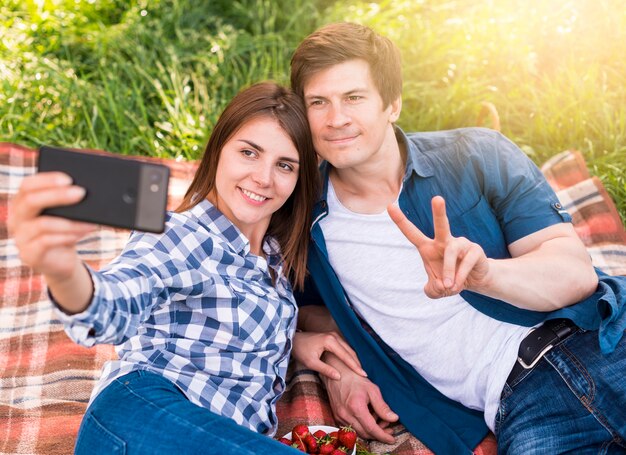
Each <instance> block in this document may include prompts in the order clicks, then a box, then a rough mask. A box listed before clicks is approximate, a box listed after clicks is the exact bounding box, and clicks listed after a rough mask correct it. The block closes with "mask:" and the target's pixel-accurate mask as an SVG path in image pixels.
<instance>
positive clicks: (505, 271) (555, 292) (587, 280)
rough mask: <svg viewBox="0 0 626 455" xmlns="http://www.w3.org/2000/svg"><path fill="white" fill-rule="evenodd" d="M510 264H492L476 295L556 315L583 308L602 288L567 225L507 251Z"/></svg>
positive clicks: (502, 261) (535, 235)
mask: <svg viewBox="0 0 626 455" xmlns="http://www.w3.org/2000/svg"><path fill="white" fill-rule="evenodd" d="M509 252H510V253H511V256H512V258H511V259H500V260H496V259H489V260H488V261H489V263H490V264H489V275H488V277H487V279H486V280H485V283H484V285H482V286H478V287H477V288H476V289H473V290H475V291H476V292H478V293H481V294H484V295H487V296H489V297H494V298H497V299H500V300H503V301H505V302H509V303H511V304H513V305H515V306H518V307H521V308H527V309H530V310H537V311H553V310H557V309H559V308H562V307H565V306H569V305H572V304H574V303H577V302H580V301H581V300H583V299H584V298H586V297H588V296H589V295H591V294H592V293H593V292H594V291H595V290H596V288H597V286H598V276H597V274H596V273H595V270H594V268H593V266H592V264H591V257H590V256H589V253H587V250H586V249H585V246H584V245H583V243H582V242H581V240H580V239H579V238H578V235H577V234H576V232H575V231H574V228H573V226H572V225H571V224H569V223H561V224H556V225H553V226H550V227H547V228H545V229H542V230H540V231H537V232H535V233H533V234H530V235H528V236H526V237H523V238H521V239H519V240H517V241H516V242H513V243H512V244H510V245H509Z"/></svg>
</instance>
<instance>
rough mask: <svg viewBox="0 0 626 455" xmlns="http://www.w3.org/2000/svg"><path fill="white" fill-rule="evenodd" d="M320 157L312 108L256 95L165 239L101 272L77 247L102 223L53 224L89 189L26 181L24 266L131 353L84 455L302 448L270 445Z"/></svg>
mask: <svg viewBox="0 0 626 455" xmlns="http://www.w3.org/2000/svg"><path fill="white" fill-rule="evenodd" d="M316 163H317V162H316V155H315V152H314V150H313V146H312V143H311V138H310V133H309V127H308V123H307V120H306V113H305V110H304V107H303V106H302V104H301V101H300V99H299V98H298V97H297V96H296V95H294V94H293V93H292V92H291V91H289V90H288V89H285V88H283V87H281V86H278V85H276V84H274V83H269V82H268V83H261V84H257V85H254V86H252V87H250V88H248V89H246V90H244V91H242V92H241V93H240V94H238V95H237V96H236V97H235V98H234V99H233V100H232V102H231V103H230V104H229V106H228V107H227V108H226V109H225V111H224V112H223V113H222V115H221V117H220V119H219V121H218V122H217V124H216V125H215V128H214V130H213V133H212V135H211V138H210V140H209V142H208V145H207V147H206V150H205V154H204V157H203V158H202V162H201V163H200V166H199V168H198V171H197V173H196V175H195V178H194V180H193V182H192V183H191V186H190V188H189V190H188V191H187V194H186V195H185V198H184V200H183V202H182V204H181V206H180V207H179V208H178V210H177V211H176V212H173V213H168V217H167V224H166V229H165V232H164V233H162V234H158V235H157V234H148V233H140V232H134V233H133V234H132V236H131V238H130V240H129V243H128V245H127V246H126V247H125V249H124V251H123V252H122V253H121V255H120V256H119V257H118V258H117V259H115V260H114V261H113V262H112V263H111V264H109V265H108V266H106V267H104V268H103V269H102V270H100V271H98V272H96V271H93V270H90V269H88V268H87V267H86V266H85V265H84V264H83V263H82V262H81V260H80V259H79V257H78V255H77V252H76V242H77V241H78V240H79V239H80V238H81V237H82V236H84V235H85V234H86V233H88V232H90V231H91V230H93V229H94V227H93V226H91V225H86V224H83V223H78V222H74V221H69V220H65V219H61V218H56V217H50V216H42V215H40V213H41V211H42V210H43V209H44V208H46V207H51V206H58V205H66V204H73V203H76V202H78V201H79V200H80V199H81V198H82V197H84V190H83V189H82V188H79V187H76V186H73V185H72V184H71V182H70V181H69V178H68V177H67V176H66V175H64V174H60V173H41V174H38V175H35V176H32V177H29V178H27V179H25V180H24V183H23V185H22V187H21V189H20V191H19V193H18V194H17V195H16V197H15V199H14V202H13V204H12V213H11V217H10V226H11V230H12V232H14V233H15V240H16V243H17V246H18V248H19V251H20V256H21V258H22V260H23V262H24V263H25V264H27V265H29V266H31V267H32V268H34V269H35V270H36V271H38V272H41V273H43V274H44V276H45V278H46V281H47V284H48V287H49V290H50V295H51V298H52V300H53V302H54V303H55V304H56V305H57V306H58V308H59V317H60V318H61V319H62V320H63V321H64V323H65V325H66V331H67V332H68V334H69V335H70V336H71V337H72V338H73V339H74V340H75V341H76V342H78V343H80V344H83V345H87V346H91V345H93V344H96V343H112V344H116V345H120V346H119V347H118V354H119V360H115V361H111V362H108V363H107V364H106V365H105V367H104V369H103V372H102V377H101V379H100V382H99V384H98V385H97V387H96V388H95V390H94V393H93V395H92V399H91V402H90V406H89V408H88V410H87V412H86V414H85V417H84V419H83V422H82V425H81V428H80V431H79V437H78V441H77V445H76V452H77V453H89V454H97V453H107V454H110V453H129V454H131V453H175V452H176V451H182V452H183V453H200V452H202V453H220V454H224V453H237V454H242V453H255V454H264V453H268V454H269V453H272V454H273V453H280V452H281V451H291V449H289V448H287V447H286V446H284V445H282V444H280V443H278V442H276V441H274V440H272V439H271V438H268V437H266V436H263V435H273V434H274V432H275V431H276V424H277V419H276V414H275V403H276V401H277V400H278V398H279V397H280V395H281V393H282V392H283V390H284V388H285V382H284V377H285V373H286V369H287V363H288V359H289V353H290V351H291V341H292V338H293V335H294V332H295V325H296V312H297V309H296V306H295V302H294V299H293V294H292V286H291V283H290V281H289V279H288V278H291V280H292V282H293V283H294V284H295V285H296V286H302V284H303V281H304V276H305V271H306V246H307V243H308V229H309V225H310V213H311V208H312V205H313V203H314V200H315V197H316V195H317V191H318V185H319V184H318V171H317V164H316ZM348 349H349V348H348ZM345 352H348V351H345ZM349 354H351V355H352V354H353V352H351V351H350V352H349Z"/></svg>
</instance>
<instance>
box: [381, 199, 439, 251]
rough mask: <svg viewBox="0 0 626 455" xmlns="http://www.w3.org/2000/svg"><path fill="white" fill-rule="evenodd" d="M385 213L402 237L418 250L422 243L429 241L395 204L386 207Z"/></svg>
mask: <svg viewBox="0 0 626 455" xmlns="http://www.w3.org/2000/svg"><path fill="white" fill-rule="evenodd" d="M387 212H388V213H389V216H390V217H391V219H392V221H393V222H394V223H396V226H398V228H399V229H400V231H402V233H403V234H404V236H405V237H406V238H407V239H409V242H411V243H412V244H413V245H415V246H416V247H418V248H419V247H420V245H421V244H422V243H424V241H426V240H430V239H429V238H428V237H427V236H426V235H424V234H423V233H422V231H420V230H419V229H418V228H417V227H416V226H415V225H414V224H413V223H411V222H410V221H409V219H408V218H407V217H406V216H405V215H404V213H402V210H400V207H398V206H397V205H396V204H390V205H389V206H388V207H387Z"/></svg>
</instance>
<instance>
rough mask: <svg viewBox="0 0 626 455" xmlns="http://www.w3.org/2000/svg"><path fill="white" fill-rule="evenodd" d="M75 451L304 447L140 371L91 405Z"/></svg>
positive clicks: (236, 451)
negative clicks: (234, 418)
mask: <svg viewBox="0 0 626 455" xmlns="http://www.w3.org/2000/svg"><path fill="white" fill-rule="evenodd" d="M75 453H77V454H92V455H97V454H168V455H172V454H181V455H182V454H196V453H197V454H205V455H208V454H248V455H253V454H262V455H266V454H267V455H270V454H283V453H284V454H294V453H298V451H296V450H295V449H292V448H289V447H287V446H286V445H284V444H281V443H279V442H278V441H275V440H273V439H272V438H270V437H268V436H264V435H261V434H259V433H255V432H253V431H250V430H248V429H247V428H244V427H242V426H240V425H238V424H236V423H235V422H234V421H232V420H230V419H228V418H225V417H222V416H219V415H216V414H214V413H212V412H210V411H209V410H207V409H204V408H201V407H200V406H197V405H195V404H193V403H191V402H190V401H189V400H188V399H187V398H186V397H185V396H184V395H183V393H182V392H181V391H180V390H179V389H178V388H177V387H176V386H175V385H174V384H173V383H172V382H170V381H168V380H167V379H165V378H163V377H162V376H160V375H157V374H155V373H150V372H146V371H136V372H133V373H129V374H127V375H126V376H122V377H121V378H118V379H117V380H115V381H113V382H112V383H111V384H110V385H109V386H108V387H106V388H105V389H104V390H103V391H102V392H100V394H99V395H98V396H97V397H96V399H95V400H94V402H93V403H92V404H91V406H90V407H89V409H87V412H86V413H85V417H84V418H83V422H82V424H81V426H80V431H79V434H78V440H77V442H76V452H75ZM300 453H301V452H300Z"/></svg>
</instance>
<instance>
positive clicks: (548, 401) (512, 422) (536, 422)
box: [495, 330, 626, 454]
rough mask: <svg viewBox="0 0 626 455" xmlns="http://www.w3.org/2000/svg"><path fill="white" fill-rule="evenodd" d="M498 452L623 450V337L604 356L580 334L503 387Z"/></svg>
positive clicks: (591, 336)
mask: <svg viewBox="0 0 626 455" xmlns="http://www.w3.org/2000/svg"><path fill="white" fill-rule="evenodd" d="M495 432H496V437H497V440H498V453H507V454H521V453H532V454H544V453H545V454H558V453H564V452H570V451H571V453H575V454H586V453H594V454H599V453H607V454H609V453H610V454H612V453H626V337H624V338H622V340H621V341H620V343H619V344H618V346H617V347H616V348H615V351H614V352H612V353H611V354H609V355H607V356H603V355H602V354H601V353H600V348H599V345H598V333H597V332H595V331H591V332H585V331H583V330H580V331H579V332H578V333H575V334H574V335H572V336H570V337H569V338H567V339H566V340H565V341H563V342H562V343H561V344H560V345H558V346H557V347H555V348H553V349H552V350H550V351H549V352H548V353H547V354H546V355H545V357H544V358H543V359H542V360H541V361H540V362H539V363H538V364H537V366H536V367H535V368H534V369H533V370H531V371H530V372H528V373H527V372H524V373H522V374H521V375H520V376H519V377H518V379H516V380H515V381H514V383H513V384H507V385H505V386H504V390H503V392H502V398H501V402H500V410H499V412H498V415H497V416H496V429H495Z"/></svg>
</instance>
